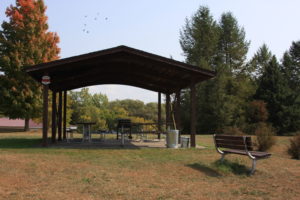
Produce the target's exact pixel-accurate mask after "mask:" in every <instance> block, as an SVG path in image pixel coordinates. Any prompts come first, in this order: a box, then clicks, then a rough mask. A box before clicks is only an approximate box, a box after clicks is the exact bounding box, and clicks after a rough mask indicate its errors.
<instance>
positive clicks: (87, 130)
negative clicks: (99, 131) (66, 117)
mask: <svg viewBox="0 0 300 200" xmlns="http://www.w3.org/2000/svg"><path fill="white" fill-rule="evenodd" d="M77 124H79V125H82V126H83V128H82V142H85V141H88V142H91V126H92V125H94V124H96V123H95V122H78V123H77Z"/></svg>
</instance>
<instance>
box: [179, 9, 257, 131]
mask: <svg viewBox="0 0 300 200" xmlns="http://www.w3.org/2000/svg"><path fill="white" fill-rule="evenodd" d="M180 44H181V47H182V49H183V52H184V55H185V57H186V61H187V62H188V63H190V64H194V65H197V66H199V67H204V68H206V69H212V70H215V71H217V76H216V77H215V78H214V79H212V80H209V81H205V82H203V83H201V84H199V85H198V88H197V98H198V110H197V112H198V113H200V114H199V115H198V123H197V132H202V133H211V132H214V131H216V130H218V129H222V128H224V127H225V126H230V125H238V126H239V125H240V124H243V123H244V121H245V116H244V112H245V109H246V100H247V98H248V97H249V96H251V95H252V94H253V91H254V89H253V87H252V85H251V84H252V83H251V80H250V78H249V77H248V76H247V75H246V74H245V73H244V72H243V71H245V70H244V69H245V59H246V54H247V51H248V46H249V42H248V41H246V40H245V32H244V29H243V28H240V27H239V25H238V23H237V20H236V19H235V18H234V17H233V16H232V14H231V13H225V14H223V15H222V18H221V21H220V23H219V24H217V23H216V21H215V20H214V19H213V17H212V16H211V15H210V12H209V9H208V8H207V7H200V9H199V10H198V11H197V13H196V14H195V15H194V16H193V17H192V18H191V20H187V22H186V25H185V28H184V29H183V31H182V32H181V38H180ZM186 92H187V94H185V95H183V103H182V106H183V107H184V108H183V109H182V110H184V111H185V112H184V113H183V114H182V116H183V120H182V121H183V126H184V127H188V122H189V113H188V110H189V109H188V107H189V95H188V92H189V90H186Z"/></svg>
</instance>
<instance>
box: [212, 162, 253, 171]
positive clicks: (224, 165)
mask: <svg viewBox="0 0 300 200" xmlns="http://www.w3.org/2000/svg"><path fill="white" fill-rule="evenodd" d="M212 165H213V166H214V167H215V168H217V169H218V170H219V171H221V172H224V173H233V174H236V175H249V169H248V168H247V167H246V166H245V165H242V164H240V163H238V162H232V161H229V160H226V159H225V160H224V161H223V162H221V161H220V160H217V161H215V162H214V163H213V164H212Z"/></svg>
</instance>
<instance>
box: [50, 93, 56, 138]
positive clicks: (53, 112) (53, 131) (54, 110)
mask: <svg viewBox="0 0 300 200" xmlns="http://www.w3.org/2000/svg"><path fill="white" fill-rule="evenodd" d="M51 123H52V136H51V141H52V143H55V142H56V129H57V126H56V92H55V91H53V92H52V122H51Z"/></svg>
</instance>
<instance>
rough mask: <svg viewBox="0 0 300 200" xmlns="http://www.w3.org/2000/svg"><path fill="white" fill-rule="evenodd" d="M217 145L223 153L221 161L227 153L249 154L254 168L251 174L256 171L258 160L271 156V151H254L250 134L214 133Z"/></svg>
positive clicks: (219, 151)
mask: <svg viewBox="0 0 300 200" xmlns="http://www.w3.org/2000/svg"><path fill="white" fill-rule="evenodd" d="M214 142H215V147H216V150H217V152H218V153H220V154H221V155H222V157H221V162H223V161H224V157H225V155H227V154H239V155H244V156H248V157H249V158H250V159H251V160H252V168H251V171H250V174H253V173H254V172H255V168H256V161H257V160H260V159H265V158H269V157H270V156H271V154H270V153H267V152H261V151H253V145H252V142H251V137H250V136H232V135H216V134H214Z"/></svg>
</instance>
